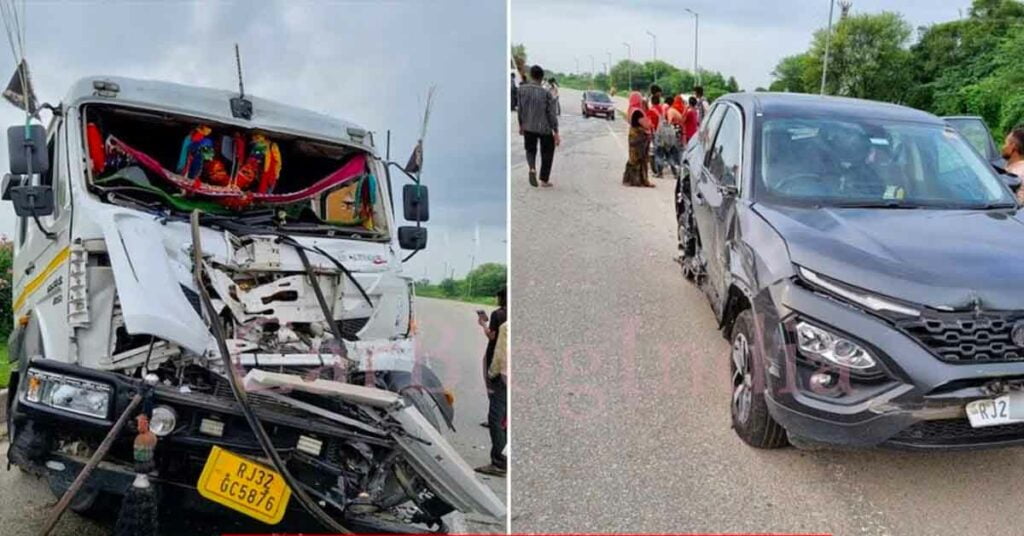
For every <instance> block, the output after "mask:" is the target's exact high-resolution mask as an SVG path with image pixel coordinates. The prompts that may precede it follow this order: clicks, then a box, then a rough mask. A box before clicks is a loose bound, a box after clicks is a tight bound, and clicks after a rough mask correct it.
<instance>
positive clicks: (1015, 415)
mask: <svg viewBox="0 0 1024 536" xmlns="http://www.w3.org/2000/svg"><path fill="white" fill-rule="evenodd" d="M1022 394H1024V393H1016V392H1015V393H1011V394H1006V395H1003V396H1000V397H998V398H990V399H986V400H975V401H973V402H968V404H967V419H968V420H970V421H971V427H972V428H983V427H985V426H997V425H1000V424H1012V423H1015V422H1022V421H1024V415H1021V414H1019V413H1020V412H1019V411H1018V409H1019V408H1015V410H1014V411H1013V412H1011V411H1010V406H1011V397H1013V398H1016V399H1017V400H1013V402H1015V403H1016V404H1017V405H1020V404H1021V403H1022V402H1024V400H1021V399H1020V397H1021V395H1022Z"/></svg>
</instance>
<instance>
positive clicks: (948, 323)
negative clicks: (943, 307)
mask: <svg viewBox="0 0 1024 536" xmlns="http://www.w3.org/2000/svg"><path fill="white" fill-rule="evenodd" d="M1019 320H1024V311H1013V312H1005V313H1003V312H970V313H938V312H927V313H924V314H922V315H921V316H920V317H918V318H914V319H909V320H899V321H896V326H897V327H898V328H900V329H902V330H903V331H905V332H907V333H909V334H910V335H911V336H913V337H914V338H916V339H917V340H918V341H919V342H920V343H921V344H922V345H924V347H925V348H927V349H929V350H931V352H932V353H933V354H935V356H936V357H938V358H939V359H941V360H942V361H945V362H947V363H966V364H977V363H1003V362H1008V361H1024V347H1020V346H1017V345H1016V344H1015V343H1014V342H1013V340H1012V338H1011V337H1010V332H1011V331H1012V330H1013V326H1014V325H1015V324H1016V323H1017V321H1019Z"/></svg>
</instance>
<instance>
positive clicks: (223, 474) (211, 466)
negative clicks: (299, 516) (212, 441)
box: [196, 447, 292, 525]
mask: <svg viewBox="0 0 1024 536" xmlns="http://www.w3.org/2000/svg"><path fill="white" fill-rule="evenodd" d="M196 488H198V490H199V494H200V495H202V496H203V497H205V498H207V499H209V500H211V501H213V502H215V503H217V504H220V505H221V506H226V507H228V508H230V509H232V510H235V511H238V512H241V513H243V514H245V515H247V516H249V517H251V518H254V519H258V520H260V521H262V522H264V523H266V524H268V525H276V524H277V523H279V522H280V521H281V518H283V517H284V511H285V507H287V506H288V499H289V498H290V497H291V493H292V490H291V489H289V488H288V486H287V485H286V484H285V483H284V479H283V478H281V475H280V474H279V473H277V472H276V471H273V470H271V469H268V468H267V467H265V466H263V465H261V464H258V463H256V462H254V461H251V460H249V459H247V458H243V457H241V456H238V455H236V454H232V453H231V452H228V451H226V450H224V449H222V448H220V447H213V449H212V450H211V451H210V456H209V457H208V458H207V459H206V465H205V466H204V467H203V474H202V475H200V476H199V482H198V483H197V484H196Z"/></svg>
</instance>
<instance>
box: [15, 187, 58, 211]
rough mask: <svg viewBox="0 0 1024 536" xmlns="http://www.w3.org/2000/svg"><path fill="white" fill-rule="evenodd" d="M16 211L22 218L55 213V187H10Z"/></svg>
mask: <svg viewBox="0 0 1024 536" xmlns="http://www.w3.org/2000/svg"><path fill="white" fill-rule="evenodd" d="M8 192H9V193H10V196H11V201H13V202H14V213H15V214H16V215H17V216H18V217H21V218H32V217H39V216H49V215H50V214H53V188H52V187H51V186H50V185H45V186H11V187H10V188H8Z"/></svg>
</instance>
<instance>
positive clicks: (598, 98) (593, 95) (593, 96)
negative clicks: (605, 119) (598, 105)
mask: <svg viewBox="0 0 1024 536" xmlns="http://www.w3.org/2000/svg"><path fill="white" fill-rule="evenodd" d="M587 100H588V101H593V102H611V101H612V100H611V99H609V98H608V95H605V94H604V93H598V92H596V91H592V92H590V94H589V95H588V96H587Z"/></svg>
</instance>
